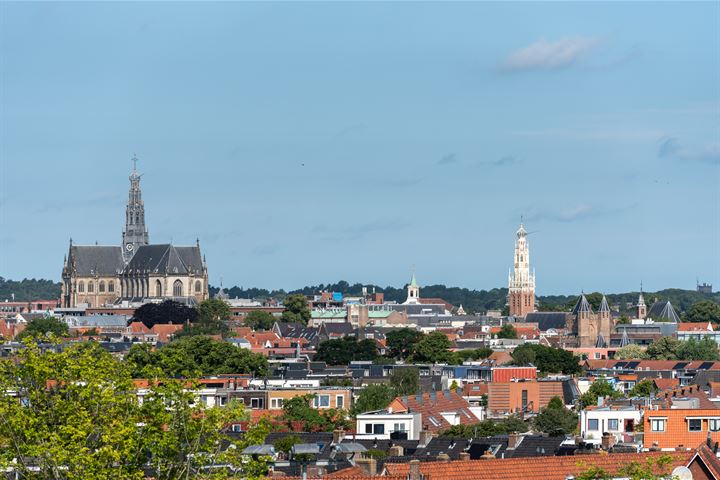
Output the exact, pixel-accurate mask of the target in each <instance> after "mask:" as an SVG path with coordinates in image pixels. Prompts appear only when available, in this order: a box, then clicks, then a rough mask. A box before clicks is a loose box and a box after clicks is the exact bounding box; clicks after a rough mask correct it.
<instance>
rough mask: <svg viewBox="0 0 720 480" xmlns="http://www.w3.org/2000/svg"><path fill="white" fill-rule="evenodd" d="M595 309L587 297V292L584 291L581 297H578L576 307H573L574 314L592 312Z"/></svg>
mask: <svg viewBox="0 0 720 480" xmlns="http://www.w3.org/2000/svg"><path fill="white" fill-rule="evenodd" d="M592 311H593V309H592V307H591V306H590V303H589V302H588V301H587V298H585V294H584V293H583V294H582V295H580V298H578V301H577V303H576V304H575V307H574V308H573V309H572V313H573V315H577V314H578V313H581V312H583V313H585V312H588V313H592Z"/></svg>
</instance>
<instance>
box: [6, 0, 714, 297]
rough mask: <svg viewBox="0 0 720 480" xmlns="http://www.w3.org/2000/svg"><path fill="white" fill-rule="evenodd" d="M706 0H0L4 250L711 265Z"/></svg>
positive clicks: (429, 278)
mask: <svg viewBox="0 0 720 480" xmlns="http://www.w3.org/2000/svg"><path fill="white" fill-rule="evenodd" d="M719 19H720V4H719V3H717V2H707V3H694V4H693V3H657V4H654V3H642V2H635V3H619V2H618V3H592V4H588V3H582V4H580V3H577V4H575V3H564V2H558V3H503V4H495V3H451V4H447V3H392V4H390V3H388V4H386V3H262V4H254V3H212V4H206V3H202V4H201V3H130V2H126V3H97V4H94V3H69V4H62V3H2V4H0V75H1V77H0V169H1V170H0V173H1V175H0V177H1V179H0V187H1V188H2V191H1V192H0V202H1V203H0V215H1V217H0V219H1V222H2V229H1V230H2V231H0V247H1V251H0V275H2V276H5V277H9V278H22V277H44V278H53V279H59V277H60V273H61V268H62V257H63V254H64V253H65V252H66V250H67V243H68V239H69V237H71V236H72V238H73V239H74V241H75V242H76V243H85V244H92V243H94V242H95V241H98V242H99V243H100V244H118V243H119V242H120V237H121V231H122V228H123V222H124V203H125V200H126V197H127V189H128V186H129V182H128V180H127V175H128V173H129V170H130V168H131V163H130V157H131V156H132V154H133V153H136V154H137V155H138V157H139V158H140V162H139V164H138V168H139V169H140V170H141V171H142V172H143V174H144V177H143V184H142V186H143V193H144V199H145V204H146V217H147V223H148V227H149V231H150V239H151V241H152V242H157V243H160V242H163V243H164V242H168V241H171V240H172V242H173V243H176V244H191V243H193V242H194V241H195V238H196V237H200V242H201V245H202V247H203V250H204V252H205V253H206V255H207V259H208V263H209V268H210V279H211V283H213V284H217V283H219V281H220V278H221V277H222V278H223V279H224V284H225V285H235V284H236V285H242V286H246V287H247V286H263V287H270V288H273V287H277V288H279V287H283V288H295V287H299V286H303V285H306V284H317V283H321V282H322V283H328V282H333V281H336V280H339V279H345V280H348V281H350V282H356V281H357V282H365V283H369V282H374V283H379V284H393V285H401V284H403V283H404V282H406V281H407V280H408V277H409V275H410V272H411V270H412V268H413V265H414V266H415V268H416V270H417V277H418V281H419V282H420V283H421V284H431V283H445V284H448V285H458V286H465V287H469V288H478V289H480V288H493V287H497V286H504V285H505V283H506V281H507V269H508V267H509V266H510V263H511V260H512V249H513V241H514V231H515V230H516V228H517V224H518V221H519V218H520V216H521V215H524V217H525V219H526V222H525V223H526V226H527V228H528V230H529V231H531V232H534V233H532V234H531V236H530V248H531V261H532V263H533V265H534V266H535V267H536V270H537V281H538V292H539V293H540V294H552V293H576V292H578V291H580V290H581V289H584V290H586V291H588V290H591V291H592V290H602V291H607V292H616V291H627V290H631V289H637V288H638V285H639V283H640V281H641V280H642V281H643V283H644V285H645V288H646V289H647V290H657V289H661V288H666V287H683V288H694V282H695V278H696V277H699V278H700V280H701V281H709V282H712V283H714V284H715V285H716V286H717V287H720V20H719Z"/></svg>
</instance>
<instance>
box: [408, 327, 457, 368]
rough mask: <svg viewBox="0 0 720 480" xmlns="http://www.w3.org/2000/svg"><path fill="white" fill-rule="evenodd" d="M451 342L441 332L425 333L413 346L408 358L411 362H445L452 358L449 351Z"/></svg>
mask: <svg viewBox="0 0 720 480" xmlns="http://www.w3.org/2000/svg"><path fill="white" fill-rule="evenodd" d="M450 347H452V343H451V342H450V340H449V339H448V337H447V335H445V334H444V333H442V332H432V333H430V334H428V335H426V336H425V337H424V338H423V339H422V340H420V341H419V342H418V343H417V345H416V346H415V351H414V352H413V354H412V356H411V357H410V359H411V360H412V361H413V362H430V363H445V362H448V361H449V360H450V361H452V360H451V359H452V358H453V356H452V353H451V352H450V351H449V349H450Z"/></svg>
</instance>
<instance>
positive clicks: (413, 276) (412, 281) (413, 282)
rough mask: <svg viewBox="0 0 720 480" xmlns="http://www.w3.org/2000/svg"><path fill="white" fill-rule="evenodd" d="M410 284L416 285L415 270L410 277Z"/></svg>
mask: <svg viewBox="0 0 720 480" xmlns="http://www.w3.org/2000/svg"><path fill="white" fill-rule="evenodd" d="M410 286H411V287H417V286H418V284H417V280H415V272H413V275H412V278H411V279H410Z"/></svg>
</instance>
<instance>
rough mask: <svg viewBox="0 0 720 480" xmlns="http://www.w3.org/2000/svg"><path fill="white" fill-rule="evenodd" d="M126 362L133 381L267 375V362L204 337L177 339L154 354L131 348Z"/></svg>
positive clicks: (222, 342)
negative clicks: (221, 375) (209, 376)
mask: <svg viewBox="0 0 720 480" xmlns="http://www.w3.org/2000/svg"><path fill="white" fill-rule="evenodd" d="M127 359H128V363H129V364H131V368H132V373H133V375H134V376H136V377H148V378H154V377H156V376H168V377H184V378H193V377H196V376H200V375H218V374H225V373H252V374H254V375H255V376H258V377H262V376H265V375H267V374H268V362H267V359H266V358H265V357H264V356H263V355H261V354H259V353H252V352H251V351H249V350H247V349H244V348H239V347H236V346H235V345H233V344H231V343H229V342H225V341H218V340H214V339H212V338H210V337H207V336H192V337H184V338H180V339H178V340H175V341H173V342H170V343H168V344H167V345H164V346H162V347H161V348H158V349H156V350H152V349H151V348H150V347H149V346H146V345H133V346H132V347H131V348H130V350H129V351H128V354H127Z"/></svg>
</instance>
